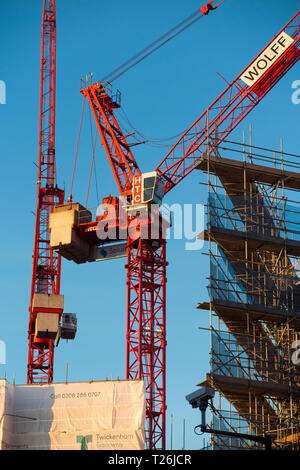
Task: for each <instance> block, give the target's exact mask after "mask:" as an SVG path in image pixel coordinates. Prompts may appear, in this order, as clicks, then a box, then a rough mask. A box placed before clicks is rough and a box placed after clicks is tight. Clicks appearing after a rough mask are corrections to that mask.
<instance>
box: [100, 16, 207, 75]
mask: <svg viewBox="0 0 300 470" xmlns="http://www.w3.org/2000/svg"><path fill="white" fill-rule="evenodd" d="M203 17H204V15H203V14H202V13H201V11H200V10H197V11H195V12H194V13H193V14H192V15H190V16H188V17H187V18H186V19H185V20H183V21H181V22H180V23H179V24H178V25H176V26H174V27H173V28H172V29H170V30H169V31H167V32H166V33H165V34H163V35H162V36H160V37H159V38H158V39H156V40H155V41H154V42H152V43H151V44H149V46H147V47H145V48H144V49H142V50H141V51H140V52H138V53H137V54H135V55H134V56H133V57H131V58H130V59H128V60H127V61H126V62H124V63H123V64H122V65H120V66H119V67H117V68H116V69H114V70H113V71H112V72H110V73H109V74H108V75H106V76H105V77H103V78H102V80H101V82H105V81H109V82H110V83H111V82H113V81H114V80H116V79H117V78H119V77H120V76H121V75H123V74H124V73H126V72H127V71H128V70H130V69H131V68H133V67H135V66H136V65H137V64H138V63H140V62H142V61H143V60H144V59H146V58H147V57H149V56H150V55H151V54H153V53H154V52H155V51H157V50H158V49H160V48H161V47H162V46H164V45H165V44H166V43H167V42H169V41H171V40H172V39H173V38H175V37H176V36H178V35H179V34H181V33H182V32H183V31H185V30H186V29H187V28H189V27H190V26H192V25H193V24H194V23H196V22H197V21H199V20H200V19H202V18H203ZM186 23H187V24H186ZM178 28H181V29H179V31H176V30H178ZM175 31H176V32H175ZM172 33H174V34H172ZM170 34H171V36H170ZM168 36H170V37H168ZM165 38H167V39H165ZM162 41H163V42H162Z"/></svg>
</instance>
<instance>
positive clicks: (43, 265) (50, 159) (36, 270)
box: [27, 0, 64, 384]
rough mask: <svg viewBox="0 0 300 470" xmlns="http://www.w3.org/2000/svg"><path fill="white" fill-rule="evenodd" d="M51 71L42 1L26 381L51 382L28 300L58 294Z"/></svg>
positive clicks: (47, 349) (51, 9)
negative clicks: (51, 228) (52, 222)
mask: <svg viewBox="0 0 300 470" xmlns="http://www.w3.org/2000/svg"><path fill="white" fill-rule="evenodd" d="M55 74H56V17H55V1H54V0H44V7H43V24H42V45H41V77H40V118H39V155H38V183H37V207H36V224H35V240H34V252H33V269H32V282H31V295H30V307H29V327H28V335H29V351H28V366H27V383H28V384H32V383H45V382H46V383H51V382H52V380H53V355H54V345H53V342H52V340H49V339H44V340H40V339H38V338H36V337H35V334H34V329H35V314H34V313H33V311H32V302H33V297H34V294H35V293H41V294H59V291H60V272H61V260H60V256H58V255H57V254H56V253H54V252H53V251H52V250H51V248H50V234H49V215H50V213H51V212H52V210H53V208H54V206H56V205H57V204H62V203H63V201H64V193H63V191H62V190H60V189H58V187H57V185H56V181H55Z"/></svg>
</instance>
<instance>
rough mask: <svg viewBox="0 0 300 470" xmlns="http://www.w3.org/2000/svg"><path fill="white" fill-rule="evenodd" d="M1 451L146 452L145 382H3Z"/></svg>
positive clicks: (1, 393)
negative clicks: (49, 383)
mask: <svg viewBox="0 0 300 470" xmlns="http://www.w3.org/2000/svg"><path fill="white" fill-rule="evenodd" d="M0 419H1V422H0V448H1V449H11V450H17V449H20V450H25V449H28V450H76V449H78V450H80V449H81V450H142V449H144V445H145V437H144V423H145V389H144V382H143V381H133V380H132V381H106V382H77V383H68V384H51V385H48V384H47V385H15V386H13V385H11V384H9V383H8V382H7V381H6V380H0Z"/></svg>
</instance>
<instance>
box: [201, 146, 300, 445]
mask: <svg viewBox="0 0 300 470" xmlns="http://www.w3.org/2000/svg"><path fill="white" fill-rule="evenodd" d="M244 141H245V139H244ZM212 147H213V142H211V148H212ZM210 150H211V149H210ZM224 154H225V155H226V158H224ZM227 156H228V158H227ZM299 163H300V161H299V157H297V156H295V155H291V154H286V153H284V152H283V150H282V144H281V151H279V152H275V151H271V150H267V149H263V148H258V147H253V146H252V145H251V137H250V144H249V145H246V144H245V143H243V144H238V143H236V142H232V141H225V142H224V143H223V144H222V147H221V146H220V147H215V148H214V149H213V151H209V152H207V155H206V156H204V158H203V161H201V163H200V164H199V165H198V167H197V168H198V169H199V170H201V171H202V172H204V173H205V174H206V175H207V190H208V202H207V225H206V230H205V231H204V237H205V240H206V241H207V242H208V256H209V266H210V268H209V269H210V272H209V284H208V291H209V301H208V302H200V303H199V305H198V309H200V310H204V311H205V310H206V311H209V312H210V335H211V357H210V372H209V373H208V374H207V376H206V379H205V380H204V381H202V382H201V384H200V385H208V386H210V387H213V388H214V389H216V390H217V391H218V393H217V395H216V397H217V398H215V399H214V402H213V405H212V416H213V419H212V428H213V429H217V430H222V431H227V432H228V431H229V432H230V431H231V432H236V433H245V434H251V435H255V436H269V437H270V438H271V439H272V448H273V449H290V450H299V449H300V432H299V424H300V416H299V412H300V366H299V365H297V364H298V362H300V361H298V354H297V343H296V341H297V340H298V338H299V331H300V277H299V257H300V206H299V202H296V201H297V200H298V201H299V197H297V194H295V192H297V191H300V173H299ZM203 314H204V312H203V313H201V315H203ZM299 344H300V343H299ZM298 348H299V346H298ZM211 447H212V449H215V450H217V449H247V448H251V449H253V448H254V449H255V448H256V449H257V448H263V446H262V445H261V444H258V443H256V442H253V441H251V440H248V439H241V438H236V437H234V436H233V437H229V436H222V435H221V436H220V435H214V434H212V436H211Z"/></svg>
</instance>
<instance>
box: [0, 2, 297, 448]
mask: <svg viewBox="0 0 300 470" xmlns="http://www.w3.org/2000/svg"><path fill="white" fill-rule="evenodd" d="M200 5H201V2H198V1H197V0H186V1H183V0H172V1H169V0H163V1H162V0H152V1H151V2H145V1H143V2H140V1H137V0H132V1H130V2H124V1H121V0H114V1H110V2H99V1H96V0H58V1H57V97H56V98H57V114H56V116H57V120H56V156H57V166H58V167H61V168H60V170H59V172H58V178H59V182H60V185H61V186H63V185H65V187H66V192H67V194H68V192H69V189H70V182H71V176H72V168H73V162H74V155H75V148H76V139H77V135H78V127H79V121H80V113H81V107H82V96H81V95H80V93H79V79H80V77H81V76H82V75H84V74H86V73H89V72H93V73H94V76H95V78H101V77H102V76H103V75H106V74H107V73H109V72H110V71H111V70H112V69H114V68H115V67H117V66H118V65H120V64H121V63H122V62H124V61H125V60H126V59H128V58H129V57H131V56H132V55H133V54H135V53H136V52H138V51H139V50H140V49H142V48H143V47H145V46H146V45H147V44H148V43H150V42H152V41H153V40H154V39H156V38H157V37H158V36H160V35H161V34H163V33H164V32H166V31H167V30H168V29H170V28H171V27H173V26H174V25H176V24H177V23H179V22H180V21H182V19H184V18H185V17H187V16H188V15H189V14H191V13H192V12H194V11H195V10H196V9H197V8H198V7H200ZM298 7H299V3H298V2H297V1H296V0H286V1H285V2H282V1H279V0H276V1H274V0H273V1H272V0H265V1H264V2H261V1H259V0H243V1H238V0H227V1H226V3H225V4H224V5H222V7H220V8H219V9H218V10H217V11H215V12H213V13H211V14H210V15H209V16H208V17H206V18H204V19H203V20H201V21H200V22H199V23H197V24H195V25H194V26H192V27H191V28H190V29H189V30H187V31H186V32H184V33H183V34H182V35H180V36H179V37H177V38H176V39H175V40H173V41H172V42H170V43H169V44H168V45H166V46H165V47H164V48H162V49H160V50H159V51H158V52H156V53H155V54H154V55H153V56H151V57H150V58H148V59H146V60H145V61H144V62H142V63H141V64H139V65H138V66H137V67H135V68H134V69H132V70H131V71H129V72H128V73H127V74H125V75H124V76H122V77H120V78H119V79H118V80H117V81H116V82H115V85H116V86H117V87H118V88H119V89H120V90H121V92H122V105H123V107H124V109H125V110H126V113H127V114H128V116H129V118H130V120H131V122H132V123H133V125H134V126H135V127H136V128H137V129H138V130H140V131H141V132H143V133H144V134H146V135H149V136H152V137H153V138H165V137H169V136H173V135H175V134H177V133H179V132H181V131H183V130H185V129H186V128H187V127H189V126H190V125H191V124H192V122H193V121H194V120H195V119H196V118H197V117H198V116H199V115H200V114H201V113H202V112H203V111H204V110H205V109H206V107H207V106H208V105H209V104H210V103H211V102H212V101H213V100H214V99H215V98H216V97H217V96H218V94H219V93H220V92H222V91H223V89H224V87H225V84H224V82H223V81H222V80H221V79H220V77H219V76H218V75H217V74H216V72H219V73H220V74H221V75H223V76H224V77H225V78H226V80H229V81H230V80H232V79H234V78H235V77H236V76H237V75H239V73H240V72H241V71H242V70H243V69H244V67H245V66H246V65H247V64H248V63H249V62H250V61H251V60H252V58H254V57H255V56H256V55H257V53H258V52H259V51H260V50H262V49H263V47H264V46H265V45H266V44H267V43H268V42H269V41H270V40H271V39H272V37H273V36H274V35H276V33H277V32H278V31H279V30H280V29H281V28H282V27H283V26H284V24H285V23H286V22H287V21H288V20H289V19H290V18H291V17H292V16H293V15H294V14H295V13H296V11H297V8H298ZM41 15H42V0H32V1H31V2H24V1H22V0H15V1H14V2H13V3H11V2H2V5H1V18H0V40H1V55H0V80H4V81H5V83H6V87H7V104H6V105H0V122H1V126H0V148H1V172H0V188H1V196H2V218H1V219H2V233H1V267H2V269H1V274H0V285H1V300H2V302H1V306H2V309H1V310H2V312H1V316H0V339H1V340H3V341H5V342H6V345H7V364H6V365H5V366H4V365H0V376H3V374H4V371H6V373H7V378H8V380H10V381H11V380H12V378H13V376H14V375H15V376H16V382H17V383H25V381H26V364H27V325H28V304H29V296H30V283H31V269H32V251H33V232H34V216H33V214H32V211H34V210H35V204H36V167H35V165H34V163H33V162H36V161H37V155H38V111H39V71H40V32H41ZM299 67H300V66H299V64H298V65H296V67H294V68H293V69H292V70H291V71H290V72H289V73H288V74H287V76H286V77H285V78H284V79H282V80H281V82H280V83H279V84H278V85H277V86H276V87H275V88H274V89H273V90H272V91H271V93H270V94H269V95H268V96H267V97H266V98H265V99H264V100H263V102H262V103H261V104H260V105H259V106H258V108H257V109H255V110H254V111H253V112H252V114H250V116H249V117H248V118H247V119H246V120H245V121H244V122H243V123H242V124H241V125H240V126H239V127H238V129H237V130H236V131H234V133H233V135H232V137H233V138H234V139H236V140H241V139H242V132H243V131H244V130H245V131H246V132H247V131H248V129H249V125H250V123H251V124H252V126H253V142H254V144H255V145H258V146H266V147H267V146H269V147H271V148H279V141H280V137H283V139H284V149H285V151H287V152H290V153H298V152H299V150H298V149H299V119H300V105H298V106H297V105H293V104H292V102H291V95H292V89H291V86H292V83H293V81H294V80H299V79H300V68H299ZM88 132H89V127H88V114H86V115H85V121H84V130H83V136H82V140H81V145H80V149H79V162H78V171H77V174H76V179H75V184H74V190H73V195H74V198H75V199H77V200H78V201H79V202H83V203H85V199H86V191H87V184H88V171H89V165H90V158H91V142H90V139H89V135H88ZM167 152H168V146H166V148H153V147H150V146H139V148H137V149H136V152H135V157H136V159H137V161H138V162H139V164H140V167H141V169H142V171H152V170H153V169H154V168H155V167H156V166H157V164H158V163H159V162H160V161H161V160H162V158H163V157H164V156H165V155H166V153H167ZM96 162H97V171H98V186H99V192H100V197H101V198H102V197H105V196H106V195H107V194H108V193H112V194H114V195H117V187H116V185H115V183H114V181H113V178H112V175H111V172H110V169H109V166H108V163H107V160H106V156H105V153H104V150H103V148H101V146H100V145H98V146H97V152H96ZM205 181H206V177H205V175H203V174H201V173H200V172H194V173H193V174H191V175H190V176H189V177H188V178H186V180H185V181H183V182H182V183H181V184H180V185H178V187H177V188H176V189H175V190H173V191H172V192H171V193H170V194H169V195H168V197H167V199H166V202H167V203H169V204H172V203H174V202H180V203H199V204H201V203H205V201H206V196H207V195H206V190H205V187H204V186H203V185H199V182H205ZM96 204H97V200H96V194H95V188H92V191H91V195H90V203H89V205H90V206H91V207H95V206H96ZM184 243H185V242H184V241H180V240H179V241H178V240H174V241H170V242H169V244H168V261H169V267H168V284H167V292H168V301H167V337H168V350H167V361H168V363H167V387H168V391H167V403H168V423H169V422H170V414H171V413H172V414H173V415H174V420H173V422H174V438H173V448H181V447H182V423H183V419H184V418H185V419H186V426H187V429H186V446H187V447H188V448H190V449H193V448H194V449H197V448H199V447H201V446H202V444H203V441H202V438H199V437H196V436H195V435H194V434H193V426H195V425H197V424H198V423H199V421H200V415H199V416H198V414H197V412H196V411H195V410H192V409H190V408H189V406H188V404H187V402H186V401H185V395H186V394H187V393H189V392H191V391H193V390H194V388H195V384H196V383H197V382H199V381H200V380H202V379H204V378H205V374H206V372H208V371H209V335H208V333H206V332H203V331H200V330H199V329H198V327H199V326H201V327H208V326H209V318H208V314H207V313H205V312H201V311H198V310H196V309H195V306H196V304H197V303H198V302H199V301H201V300H206V299H207V290H206V285H207V276H208V264H207V257H206V256H205V255H204V253H205V251H206V250H205V249H203V250H202V251H201V252H192V251H185V249H184ZM124 264H125V263H124V260H115V261H111V262H103V263H95V264H88V265H81V266H77V265H75V264H73V263H71V262H68V261H65V260H64V261H63V266H62V289H61V291H62V293H63V294H64V295H65V310H66V311H70V312H75V313H77V314H78V334H77V337H76V340H75V341H73V342H71V341H69V342H68V343H66V342H61V344H60V346H59V348H58V349H57V351H56V354H55V381H62V380H64V379H65V370H66V363H68V364H69V380H70V381H79V380H90V379H94V380H103V379H106V377H108V378H111V377H113V378H117V377H120V378H123V377H124V374H125V357H124V353H125V318H126V316H125V315H126V312H125V308H126V297H125V295H126V290H125V280H126V272H125V269H124ZM167 443H168V445H169V443H170V434H168V437H167Z"/></svg>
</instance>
